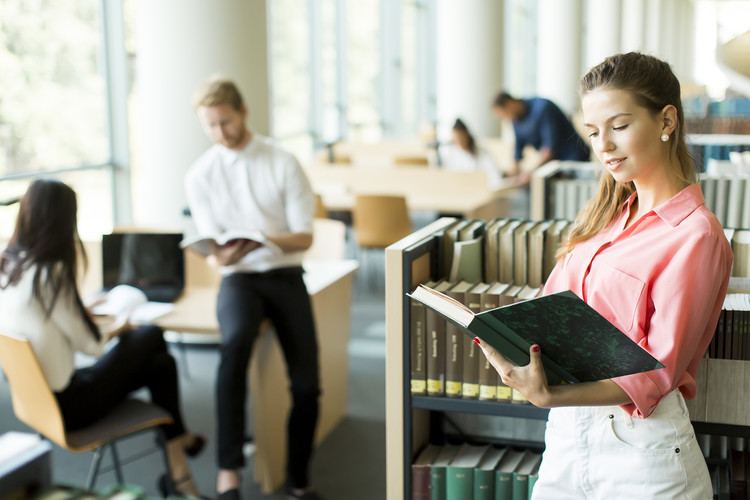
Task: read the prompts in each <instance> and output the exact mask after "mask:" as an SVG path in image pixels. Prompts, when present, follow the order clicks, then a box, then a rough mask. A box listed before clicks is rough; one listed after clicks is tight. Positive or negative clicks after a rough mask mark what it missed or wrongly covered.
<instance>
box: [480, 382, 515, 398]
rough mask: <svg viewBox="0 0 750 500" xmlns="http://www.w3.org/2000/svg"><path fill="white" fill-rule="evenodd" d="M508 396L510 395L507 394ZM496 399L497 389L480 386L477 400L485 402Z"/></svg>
mask: <svg viewBox="0 0 750 500" xmlns="http://www.w3.org/2000/svg"><path fill="white" fill-rule="evenodd" d="M508 396H510V394H508ZM496 398H497V387H496V386H494V385H480V386H479V399H482V400H485V401H494V400H495V399H496Z"/></svg>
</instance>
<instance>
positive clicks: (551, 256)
mask: <svg viewBox="0 0 750 500" xmlns="http://www.w3.org/2000/svg"><path fill="white" fill-rule="evenodd" d="M570 225H571V223H570V221H568V220H557V221H555V222H554V224H552V226H550V228H549V229H548V230H547V232H546V234H545V242H544V279H543V280H542V281H547V278H548V277H549V275H550V273H551V272H552V269H553V268H554V267H555V265H556V264H557V251H558V250H559V249H560V244H561V243H562V241H563V240H564V234H565V229H566V228H568V227H569V226H570Z"/></svg>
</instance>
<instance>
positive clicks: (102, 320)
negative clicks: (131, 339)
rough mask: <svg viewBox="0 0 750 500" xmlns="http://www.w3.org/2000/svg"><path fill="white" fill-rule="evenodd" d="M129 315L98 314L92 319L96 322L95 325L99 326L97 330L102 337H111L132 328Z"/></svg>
mask: <svg viewBox="0 0 750 500" xmlns="http://www.w3.org/2000/svg"><path fill="white" fill-rule="evenodd" d="M129 316H130V315H129V314H121V315H118V316H111V315H98V316H93V317H92V319H93V320H94V323H96V326H98V327H99V331H100V332H101V334H102V335H103V336H104V338H106V339H111V338H113V337H117V336H119V335H122V334H123V333H125V332H129V331H130V330H132V329H133V325H132V324H130V321H129Z"/></svg>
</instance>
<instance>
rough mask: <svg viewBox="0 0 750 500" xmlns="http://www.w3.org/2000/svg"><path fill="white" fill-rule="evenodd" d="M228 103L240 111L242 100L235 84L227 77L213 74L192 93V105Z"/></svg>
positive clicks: (242, 104)
mask: <svg viewBox="0 0 750 500" xmlns="http://www.w3.org/2000/svg"><path fill="white" fill-rule="evenodd" d="M221 104H228V105H229V106H231V107H232V108H234V109H235V110H236V111H242V107H243V106H244V101H243V99H242V94H240V90H239V89H238V88H237V85H236V84H235V83H234V82H233V81H232V80H229V79H227V78H224V77H221V76H214V77H211V78H209V79H208V80H207V81H205V82H203V83H202V84H201V85H200V86H198V88H197V89H196V90H195V93H194V94H193V107H194V108H195V109H198V108H199V107H200V106H219V105H221Z"/></svg>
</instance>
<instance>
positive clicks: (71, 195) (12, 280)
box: [0, 180, 204, 496]
mask: <svg viewBox="0 0 750 500" xmlns="http://www.w3.org/2000/svg"><path fill="white" fill-rule="evenodd" d="M76 211H77V202H76V194H75V192H74V191H73V190H72V189H71V188H70V187H68V186H67V185H65V184H63V183H62V182H59V181H55V180H37V181H35V182H34V183H32V184H31V186H30V187H29V189H28V191H27V192H26V195H25V196H24V197H23V198H22V199H21V203H20V208H19V212H18V218H17V220H16V226H15V230H14V232H13V236H12V237H11V239H10V242H9V244H8V246H7V248H6V249H5V250H4V251H3V252H2V253H0V328H2V330H3V331H9V332H13V333H14V334H17V335H21V336H23V337H25V338H26V339H28V340H29V342H31V346H32V348H33V349H34V352H35V354H36V356H37V358H38V360H39V364H40V365H41V368H42V371H43V372H44V375H45V378H46V379H47V383H48V384H49V386H50V387H51V388H52V390H53V391H54V393H55V396H56V397H57V401H58V404H59V406H60V411H61V413H62V416H63V420H64V422H65V427H66V429H67V430H69V431H73V430H76V429H80V428H83V427H86V426H88V425H91V424H92V423H94V422H96V421H97V420H99V419H100V418H102V417H103V416H104V415H106V414H107V413H108V412H109V411H110V410H112V408H114V407H115V406H116V405H117V404H118V403H120V402H121V401H122V400H123V399H125V398H127V397H128V395H129V394H130V393H131V392H133V391H136V390H138V389H140V388H142V387H147V388H148V390H149V391H150V393H151V399H152V401H153V402H154V403H155V404H157V405H159V406H161V407H162V408H164V409H165V410H166V411H167V412H169V414H170V415H171V416H172V418H173V419H174V423H172V424H170V425H165V426H163V431H164V434H165V436H166V439H167V455H168V459H169V465H170V468H171V472H172V479H173V481H174V484H175V488H176V489H177V492H178V493H180V494H181V495H184V496H197V495H198V491H197V489H196V486H195V483H194V482H193V479H192V475H191V472H190V467H189V466H188V463H187V460H186V456H185V455H186V453H187V454H189V455H191V456H193V455H196V454H197V453H198V452H200V450H201V448H202V447H203V444H204V439H203V438H202V437H200V436H194V435H192V434H191V433H189V432H187V431H186V429H185V425H184V423H183V419H182V415H181V411H180V398H179V387H178V379H177V366H176V364H175V361H174V358H172V356H171V355H170V354H169V352H168V351H167V346H166V344H165V342H164V338H163V336H162V330H161V329H160V328H158V327H155V326H145V327H141V328H137V329H132V328H131V326H130V325H129V324H128V322H127V319H126V318H125V319H119V320H116V321H114V322H110V324H109V325H107V326H102V327H101V328H99V327H98V326H97V325H96V324H95V323H94V322H93V320H92V317H91V315H90V313H89V312H88V311H87V310H86V308H85V307H84V305H83V303H82V301H81V297H80V295H79V292H78V289H77V284H76V276H77V263H78V252H77V250H80V251H81V253H82V255H83V258H84V262H85V252H84V250H83V245H82V244H81V240H80V237H79V236H78V231H77V228H76ZM113 337H117V338H118V341H117V342H116V343H115V345H114V346H112V348H110V349H108V350H106V352H105V345H106V344H107V343H108V341H109V340H110V339H111V338H113ZM76 351H81V352H84V353H86V354H90V355H95V356H101V358H100V359H99V360H98V361H97V362H96V363H95V364H93V365H92V366H89V367H86V368H79V369H76V368H75V366H74V355H75V352H76ZM165 483H166V477H162V478H161V480H160V482H159V486H160V489H162V490H164V489H165V488H166V484H165Z"/></svg>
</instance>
